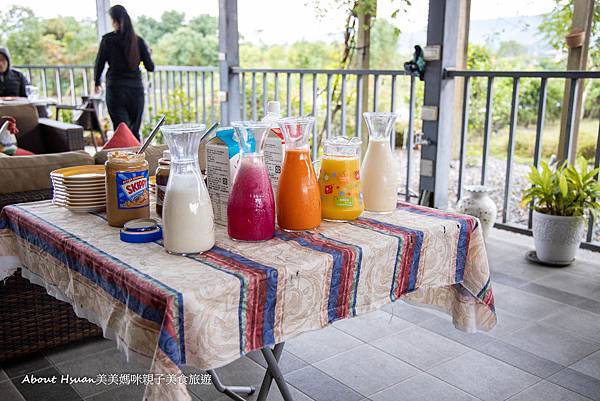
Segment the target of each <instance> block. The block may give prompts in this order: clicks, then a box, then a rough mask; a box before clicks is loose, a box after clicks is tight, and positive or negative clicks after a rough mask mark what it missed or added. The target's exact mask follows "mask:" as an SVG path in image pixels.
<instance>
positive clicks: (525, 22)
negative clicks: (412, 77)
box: [400, 15, 556, 56]
mask: <svg viewBox="0 0 600 401" xmlns="http://www.w3.org/2000/svg"><path fill="white" fill-rule="evenodd" d="M542 18H543V17H542V16H541V15H532V16H523V17H511V18H498V19H486V20H474V21H471V25H470V27H469V43H477V44H485V45H488V46H491V47H494V48H495V49H497V48H498V45H499V44H500V42H506V41H509V40H514V41H517V42H519V43H521V44H522V45H524V46H527V47H528V48H529V50H530V52H531V54H532V55H534V56H541V55H554V54H556V50H554V49H553V48H552V47H551V46H550V45H549V44H548V43H546V41H545V40H544V38H543V37H542V36H541V34H540V33H539V31H538V26H539V25H540V23H541V22H542ZM426 40H427V33H426V31H425V30H422V31H417V32H402V34H401V36H400V51H401V52H402V53H411V52H412V50H413V46H414V45H415V44H420V45H424V44H425V42H426Z"/></svg>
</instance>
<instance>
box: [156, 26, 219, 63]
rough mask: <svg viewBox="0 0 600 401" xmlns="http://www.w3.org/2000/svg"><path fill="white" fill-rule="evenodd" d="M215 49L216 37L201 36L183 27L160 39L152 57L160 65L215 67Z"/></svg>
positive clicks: (216, 45) (216, 44)
mask: <svg viewBox="0 0 600 401" xmlns="http://www.w3.org/2000/svg"><path fill="white" fill-rule="evenodd" d="M217 47H218V40H217V37H216V36H214V35H213V36H203V35H202V34H201V33H198V32H196V31H194V30H192V28H190V27H188V26H183V27H180V28H179V29H177V30H176V31H175V32H173V33H168V34H166V35H164V36H163V37H162V38H161V39H160V41H159V42H158V44H157V46H156V48H155V50H154V57H155V61H156V63H157V64H162V65H215V64H216V63H217Z"/></svg>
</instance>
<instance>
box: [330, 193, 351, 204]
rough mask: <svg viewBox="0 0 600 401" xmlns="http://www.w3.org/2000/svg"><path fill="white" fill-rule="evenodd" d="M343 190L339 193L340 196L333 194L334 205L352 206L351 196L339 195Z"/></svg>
mask: <svg viewBox="0 0 600 401" xmlns="http://www.w3.org/2000/svg"><path fill="white" fill-rule="evenodd" d="M342 194H343V192H341V193H340V196H335V197H334V198H333V200H334V201H335V205H336V206H339V207H352V206H354V199H353V198H352V197H347V196H341V195H342Z"/></svg>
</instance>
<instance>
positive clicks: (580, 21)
mask: <svg viewBox="0 0 600 401" xmlns="http://www.w3.org/2000/svg"><path fill="white" fill-rule="evenodd" d="M599 7H600V6H599ZM593 16H594V0H574V1H573V19H572V26H571V32H573V31H577V30H583V31H585V39H584V41H583V46H580V47H573V48H569V55H568V57H567V70H587V60H588V50H589V46H590V39H591V37H592V33H591V31H592V20H593ZM584 88H585V85H584V81H583V80H581V79H580V80H579V83H578V86H575V88H574V91H575V93H574V96H575V99H574V102H573V103H572V104H573V109H570V108H569V97H570V96H571V80H569V79H565V91H564V94H563V102H562V105H563V107H562V114H561V118H560V137H559V142H558V155H557V156H558V160H559V161H563V160H568V161H570V162H573V161H575V156H576V155H577V138H578V136H579V122H580V121H581V114H582V111H583V107H582V104H583V93H584Z"/></svg>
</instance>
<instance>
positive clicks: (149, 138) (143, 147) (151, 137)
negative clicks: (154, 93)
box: [137, 116, 167, 155]
mask: <svg viewBox="0 0 600 401" xmlns="http://www.w3.org/2000/svg"><path fill="white" fill-rule="evenodd" d="M166 117H167V116H162V117H161V118H160V120H158V123H157V124H156V126H155V127H154V129H153V130H152V132H151V133H150V136H149V137H148V138H147V139H146V142H144V144H143V145H142V147H141V148H140V150H138V151H137V153H138V155H139V154H140V153H144V151H145V150H146V148H147V147H148V146H149V145H150V142H152V140H153V139H154V137H155V136H156V133H157V132H158V129H159V128H160V126H161V125H163V123H164V122H165V118H166Z"/></svg>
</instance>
